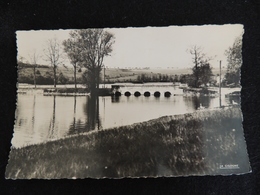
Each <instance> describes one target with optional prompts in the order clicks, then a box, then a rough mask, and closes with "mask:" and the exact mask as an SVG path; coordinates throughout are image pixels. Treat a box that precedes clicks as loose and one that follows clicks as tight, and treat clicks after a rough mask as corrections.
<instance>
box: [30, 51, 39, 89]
mask: <svg viewBox="0 0 260 195" xmlns="http://www.w3.org/2000/svg"><path fill="white" fill-rule="evenodd" d="M29 58H30V64H31V65H32V67H33V83H34V88H36V68H37V61H38V58H39V55H38V54H37V52H36V50H34V51H33V52H32V54H31V55H30V54H29Z"/></svg>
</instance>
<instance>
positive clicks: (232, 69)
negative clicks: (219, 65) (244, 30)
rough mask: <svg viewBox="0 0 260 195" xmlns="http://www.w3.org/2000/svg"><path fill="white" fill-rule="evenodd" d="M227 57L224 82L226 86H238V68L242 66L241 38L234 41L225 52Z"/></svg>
mask: <svg viewBox="0 0 260 195" xmlns="http://www.w3.org/2000/svg"><path fill="white" fill-rule="evenodd" d="M225 55H226V56H227V62H228V65H227V73H226V75H225V80H226V82H227V84H232V83H233V84H235V86H238V85H239V80H240V67H241V66H242V36H239V37H237V38H236V39H235V41H234V43H233V45H232V46H231V47H229V48H228V49H227V50H226V51H225Z"/></svg>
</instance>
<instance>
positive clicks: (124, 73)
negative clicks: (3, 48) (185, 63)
mask: <svg viewBox="0 0 260 195" xmlns="http://www.w3.org/2000/svg"><path fill="white" fill-rule="evenodd" d="M18 70H19V71H18V78H20V81H19V82H23V81H21V78H27V77H28V78H32V75H33V66H32V65H30V64H25V63H20V64H18ZM84 71H85V68H82V69H81V72H77V78H78V82H82V74H83V72H84ZM52 72H53V70H52V68H51V67H50V66H47V65H39V66H37V73H38V75H41V76H42V77H47V76H49V75H52ZM212 72H213V75H218V74H219V70H218V69H212ZM225 72H226V70H225V69H223V70H222V74H223V75H224V74H225ZM60 73H62V74H63V75H64V76H65V77H66V78H67V79H68V83H73V75H74V73H73V68H72V67H68V68H66V67H58V71H57V75H59V74H60ZM143 74H144V75H146V76H151V77H153V76H158V75H168V76H175V75H178V76H179V75H185V74H192V70H191V68H144V69H141V68H139V69H137V68H135V69H126V68H106V69H105V79H106V81H109V82H125V81H133V82H134V81H137V78H138V76H141V75H143ZM101 78H102V79H103V78H104V70H102V72H101Z"/></svg>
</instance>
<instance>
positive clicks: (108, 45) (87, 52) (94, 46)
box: [73, 29, 114, 94]
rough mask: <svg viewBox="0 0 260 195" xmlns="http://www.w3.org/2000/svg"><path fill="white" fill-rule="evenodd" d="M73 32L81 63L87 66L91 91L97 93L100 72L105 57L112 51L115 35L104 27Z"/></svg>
mask: <svg viewBox="0 0 260 195" xmlns="http://www.w3.org/2000/svg"><path fill="white" fill-rule="evenodd" d="M73 34H74V35H75V37H76V40H75V43H76V45H77V47H78V48H79V50H80V52H79V53H78V55H79V56H80V62H79V63H80V65H81V66H84V67H85V68H86V71H87V74H86V75H87V76H88V77H89V78H88V79H87V81H89V83H88V86H89V88H90V91H91V93H92V94H93V93H96V91H98V88H99V82H100V73H101V70H102V67H103V66H104V64H103V60H104V57H106V56H108V55H109V54H110V53H111V52H112V45H113V43H114V35H113V34H111V33H109V32H107V31H105V30H103V29H82V30H74V31H73Z"/></svg>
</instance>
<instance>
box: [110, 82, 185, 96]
mask: <svg viewBox="0 0 260 195" xmlns="http://www.w3.org/2000/svg"><path fill="white" fill-rule="evenodd" d="M111 87H112V93H113V94H114V95H115V96H121V95H125V96H130V95H134V96H140V95H144V96H146V97H148V96H151V95H153V96H156V97H159V96H165V97H169V96H171V95H183V89H181V88H180V86H178V85H174V84H173V83H159V84H158V83H156V84H153V83H146V84H132V83H129V84H114V85H112V86H111Z"/></svg>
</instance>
